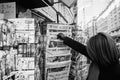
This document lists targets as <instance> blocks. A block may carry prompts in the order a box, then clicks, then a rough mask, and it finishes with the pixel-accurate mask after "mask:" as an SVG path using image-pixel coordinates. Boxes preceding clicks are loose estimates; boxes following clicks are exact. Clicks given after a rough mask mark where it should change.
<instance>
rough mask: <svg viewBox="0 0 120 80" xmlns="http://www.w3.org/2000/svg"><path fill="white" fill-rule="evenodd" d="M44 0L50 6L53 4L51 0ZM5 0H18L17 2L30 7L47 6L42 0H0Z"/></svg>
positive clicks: (15, 0)
mask: <svg viewBox="0 0 120 80" xmlns="http://www.w3.org/2000/svg"><path fill="white" fill-rule="evenodd" d="M44 1H45V2H46V3H47V4H49V5H50V6H51V5H52V4H51V3H50V2H49V0H44ZM4 2H16V3H17V4H19V5H21V6H23V7H25V8H29V9H33V8H40V7H45V6H47V5H46V4H45V3H44V2H43V1H42V0H0V3H4Z"/></svg>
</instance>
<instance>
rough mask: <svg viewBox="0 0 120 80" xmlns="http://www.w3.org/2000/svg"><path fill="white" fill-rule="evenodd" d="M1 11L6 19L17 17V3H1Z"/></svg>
mask: <svg viewBox="0 0 120 80" xmlns="http://www.w3.org/2000/svg"><path fill="white" fill-rule="evenodd" d="M0 13H3V14H4V18H5V19H10V18H16V3H15V2H9V3H0Z"/></svg>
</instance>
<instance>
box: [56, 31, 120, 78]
mask: <svg viewBox="0 0 120 80" xmlns="http://www.w3.org/2000/svg"><path fill="white" fill-rule="evenodd" d="M57 38H58V39H61V40H63V43H64V44H66V45H68V46H69V47H71V48H72V49H74V50H76V51H78V52H80V53H82V54H83V55H85V56H86V57H88V58H89V59H90V60H91V61H92V63H91V65H90V68H89V73H88V78H87V80H120V64H119V59H118V54H119V50H118V48H117V46H116V44H115V42H114V40H113V39H112V38H111V36H110V35H108V34H105V33H98V34H97V35H95V36H93V37H91V38H90V39H89V40H88V42H87V46H85V45H83V44H81V43H79V42H77V41H74V40H72V39H71V38H69V37H66V36H65V35H64V34H62V33H59V34H58V35H57Z"/></svg>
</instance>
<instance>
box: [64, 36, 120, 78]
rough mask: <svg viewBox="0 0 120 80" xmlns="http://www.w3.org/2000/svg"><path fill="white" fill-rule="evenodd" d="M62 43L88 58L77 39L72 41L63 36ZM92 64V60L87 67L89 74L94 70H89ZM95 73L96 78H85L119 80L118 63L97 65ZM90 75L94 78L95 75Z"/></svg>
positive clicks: (119, 65) (119, 66)
mask: <svg viewBox="0 0 120 80" xmlns="http://www.w3.org/2000/svg"><path fill="white" fill-rule="evenodd" d="M63 43H64V44H66V45H68V46H69V47H71V48H72V49H74V50H76V51H78V52H79V53H81V54H83V55H85V56H86V57H88V58H89V59H90V57H89V55H88V53H87V49H86V46H85V45H83V44H81V43H79V42H77V41H74V40H72V39H71V38H68V37H65V38H64V40H63ZM93 65H94V61H92V65H91V67H90V68H89V75H90V74H92V73H93V74H94V72H95V71H93V70H91V69H92V68H93V69H94V66H93ZM98 67H99V66H98ZM96 70H97V69H96ZM91 71H92V72H91ZM97 74H98V79H87V80H120V64H115V65H111V66H109V67H107V68H100V67H99V73H97ZM89 75H88V77H89ZM92 77H93V78H94V77H95V76H94V75H92Z"/></svg>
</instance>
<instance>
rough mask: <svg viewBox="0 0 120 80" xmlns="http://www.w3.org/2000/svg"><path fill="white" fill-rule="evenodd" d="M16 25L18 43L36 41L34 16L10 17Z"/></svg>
mask: <svg viewBox="0 0 120 80" xmlns="http://www.w3.org/2000/svg"><path fill="white" fill-rule="evenodd" d="M9 20H10V21H12V22H13V23H14V25H15V29H16V40H17V41H18V43H34V42H35V25H34V19H32V18H21V19H9Z"/></svg>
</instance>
